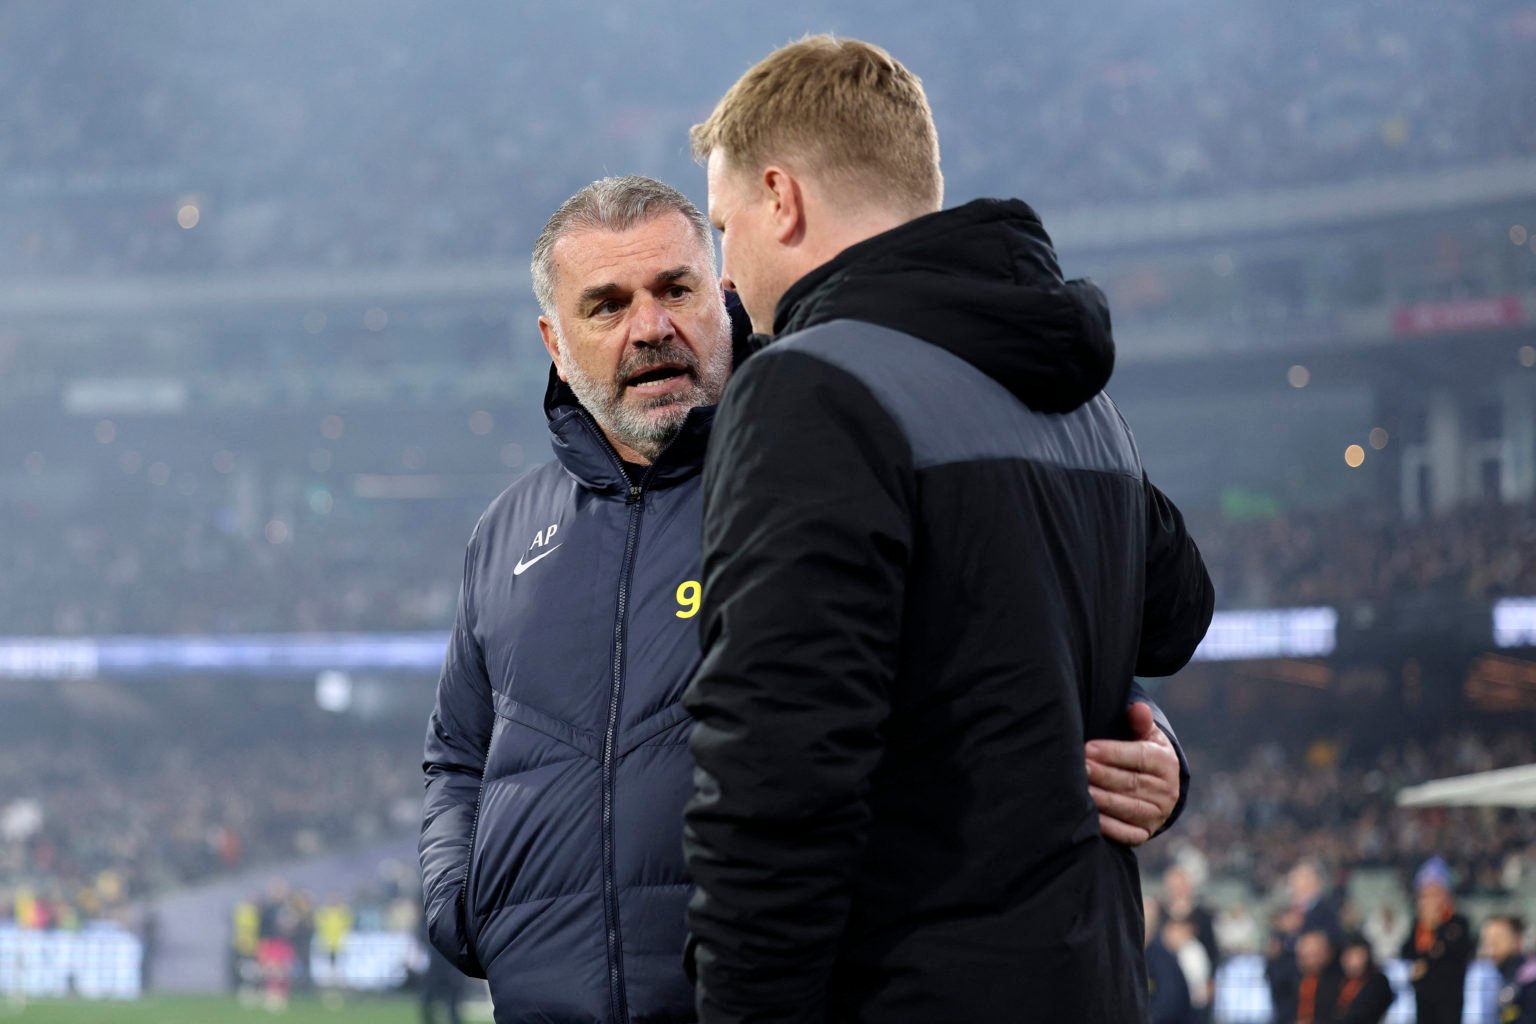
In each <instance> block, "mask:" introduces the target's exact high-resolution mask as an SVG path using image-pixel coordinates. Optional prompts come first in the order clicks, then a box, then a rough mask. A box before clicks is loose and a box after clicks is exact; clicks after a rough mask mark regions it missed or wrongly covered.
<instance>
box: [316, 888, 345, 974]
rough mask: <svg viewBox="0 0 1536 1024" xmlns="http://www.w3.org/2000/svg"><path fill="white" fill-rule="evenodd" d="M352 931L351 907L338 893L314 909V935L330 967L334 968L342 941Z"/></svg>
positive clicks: (333, 969)
mask: <svg viewBox="0 0 1536 1024" xmlns="http://www.w3.org/2000/svg"><path fill="white" fill-rule="evenodd" d="M351 931H352V908H351V907H349V906H347V903H346V901H345V900H343V899H342V898H341V896H340V894H338V893H332V894H331V895H330V896H329V897H328V898H327V899H326V901H325V902H324V903H323V904H321V906H320V907H319V909H317V910H316V911H315V937H316V938H318V939H319V940H320V949H321V950H322V951H324V953H325V957H326V960H328V961H329V962H330V965H331V969H332V971H333V972H334V971H335V969H336V959H337V957H338V956H339V955H340V954H341V946H342V943H344V942H346V940H347V935H348V934H350V933H351Z"/></svg>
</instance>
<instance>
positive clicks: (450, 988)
mask: <svg viewBox="0 0 1536 1024" xmlns="http://www.w3.org/2000/svg"><path fill="white" fill-rule="evenodd" d="M417 937H418V938H419V939H420V940H421V944H422V946H423V947H425V949H426V953H427V968H426V970H425V971H423V972H422V974H421V978H420V985H421V988H420V990H419V992H418V993H417V995H418V996H419V997H420V1001H421V1024H437V1022H438V1015H437V1010H438V1007H442V1009H443V1012H444V1016H446V1018H447V1024H460V1022H461V1018H460V1016H459V999H460V998H461V997H462V995H463V989H464V975H463V974H462V973H461V972H460V971H459V969H458V968H457V967H455V966H454V965H453V963H452V962H451V961H449V959H448V958H447V957H445V956H443V954H442V951H441V950H439V949H438V948H437V947H436V946H434V945H433V944H432V939H431V937H430V936H429V935H428V934H427V920H426V917H425V916H422V917H421V919H420V927H419V928H418V936H417Z"/></svg>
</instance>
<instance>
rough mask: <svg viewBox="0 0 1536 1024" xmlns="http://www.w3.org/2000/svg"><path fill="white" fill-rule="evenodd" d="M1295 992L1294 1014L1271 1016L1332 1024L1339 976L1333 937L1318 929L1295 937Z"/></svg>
mask: <svg viewBox="0 0 1536 1024" xmlns="http://www.w3.org/2000/svg"><path fill="white" fill-rule="evenodd" d="M1296 970H1297V979H1296V995H1295V998H1294V999H1293V1000H1292V1003H1293V1005H1294V1006H1295V1015H1294V1017H1281V1016H1280V1015H1279V1014H1278V1013H1277V1014H1276V1015H1275V1020H1276V1021H1285V1022H1286V1024H1289V1022H1290V1021H1291V1020H1294V1021H1295V1022H1296V1024H1334V1017H1333V1011H1334V1007H1335V1006H1337V1005H1338V1001H1339V989H1340V987H1341V986H1340V978H1339V971H1338V966H1337V964H1336V963H1335V961H1334V956H1333V939H1332V938H1331V937H1330V936H1329V934H1328V933H1327V932H1326V931H1323V930H1322V929H1321V928H1318V929H1313V930H1311V931H1304V932H1302V933H1301V935H1299V936H1297V938H1296Z"/></svg>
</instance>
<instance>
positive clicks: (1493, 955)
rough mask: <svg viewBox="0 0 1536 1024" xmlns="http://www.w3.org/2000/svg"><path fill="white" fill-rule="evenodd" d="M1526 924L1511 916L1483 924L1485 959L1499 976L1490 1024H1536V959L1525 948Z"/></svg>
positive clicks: (1495, 916)
mask: <svg viewBox="0 0 1536 1024" xmlns="http://www.w3.org/2000/svg"><path fill="white" fill-rule="evenodd" d="M1524 934H1525V923H1524V922H1523V921H1521V920H1520V918H1518V917H1512V916H1510V915H1508V914H1495V915H1494V916H1493V917H1490V918H1489V919H1488V920H1486V921H1484V922H1483V946H1482V955H1483V956H1484V957H1486V958H1487V959H1488V960H1490V961H1491V962H1492V963H1493V966H1494V969H1495V970H1497V971H1498V972H1499V990H1498V992H1497V994H1496V995H1495V997H1494V1006H1493V1010H1492V1014H1491V1015H1490V1016H1489V1018H1488V1020H1489V1024H1536V957H1527V956H1526V955H1525V952H1524V950H1523V949H1522V948H1521V938H1522V936H1523V935H1524Z"/></svg>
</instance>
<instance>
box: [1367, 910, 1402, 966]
mask: <svg viewBox="0 0 1536 1024" xmlns="http://www.w3.org/2000/svg"><path fill="white" fill-rule="evenodd" d="M1408 929H1409V924H1408V918H1407V916H1406V915H1405V914H1403V912H1402V911H1401V910H1400V909H1399V908H1398V906H1397V905H1396V904H1395V903H1393V902H1392V901H1390V900H1383V901H1382V902H1380V903H1378V904H1376V906H1375V908H1374V909H1372V911H1371V912H1370V914H1369V915H1367V916H1366V919H1365V923H1364V924H1363V926H1362V931H1363V932H1364V934H1365V937H1366V939H1368V940H1369V941H1370V943H1371V954H1372V956H1373V957H1374V958H1375V959H1376V960H1378V961H1380V960H1390V959H1392V958H1393V957H1395V956H1397V954H1398V952H1399V951H1400V950H1401V949H1402V948H1403V940H1404V939H1405V938H1407V937H1408Z"/></svg>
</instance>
